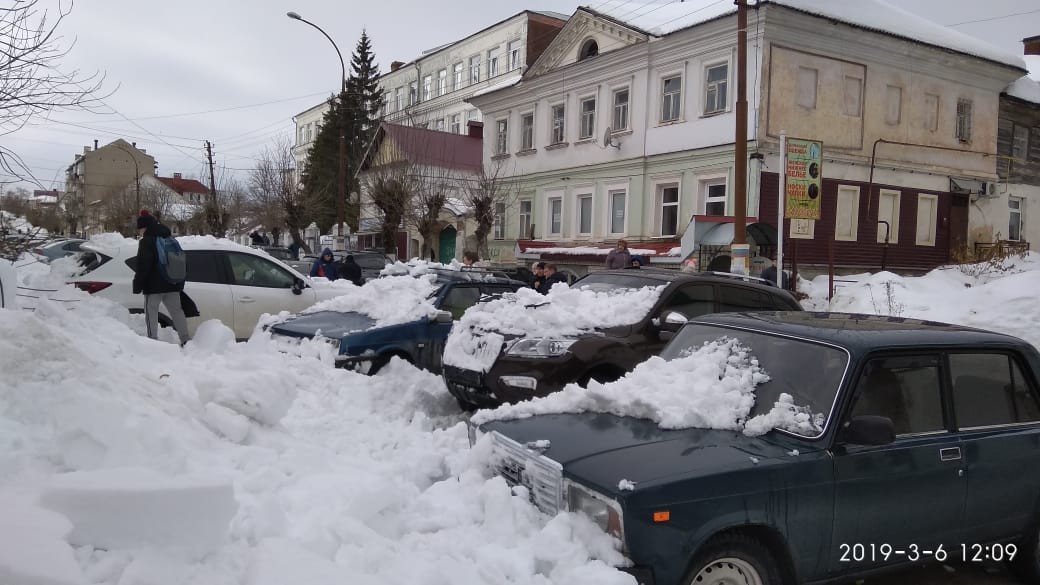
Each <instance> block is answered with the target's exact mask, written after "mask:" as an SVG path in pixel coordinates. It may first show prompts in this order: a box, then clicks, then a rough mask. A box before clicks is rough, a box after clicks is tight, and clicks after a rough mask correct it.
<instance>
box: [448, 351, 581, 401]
mask: <svg viewBox="0 0 1040 585" xmlns="http://www.w3.org/2000/svg"><path fill="white" fill-rule="evenodd" d="M532 361H533V360H512V359H509V358H504V357H500V358H499V359H498V361H496V362H495V364H494V365H493V366H491V369H490V370H489V371H487V372H486V373H481V372H476V371H473V370H465V369H462V368H456V367H453V366H444V370H443V373H444V382H445V384H446V385H447V387H448V391H449V392H451V394H452V395H453V396H455V398H456V399H458V400H461V401H463V402H467V403H469V404H472V405H474V406H477V407H479V408H494V407H497V406H500V405H502V404H505V403H510V404H512V403H516V402H522V401H524V400H530V399H531V398H538V397H542V396H547V395H549V394H552V393H553V392H558V391H560V390H562V389H563V387H564V386H566V385H567V383H568V382H572V381H573V380H574V378H575V376H576V375H577V373H575V372H572V371H571V370H573V369H575V366H574V365H573V364H572V363H571V360H570V359H569V358H567V357H563V358H545V359H539V360H538V362H537V363H532Z"/></svg>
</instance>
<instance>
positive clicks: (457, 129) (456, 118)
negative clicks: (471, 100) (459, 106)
mask: <svg viewBox="0 0 1040 585" xmlns="http://www.w3.org/2000/svg"><path fill="white" fill-rule="evenodd" d="M451 132H452V134H462V114H457V113H456V114H452V115H451Z"/></svg>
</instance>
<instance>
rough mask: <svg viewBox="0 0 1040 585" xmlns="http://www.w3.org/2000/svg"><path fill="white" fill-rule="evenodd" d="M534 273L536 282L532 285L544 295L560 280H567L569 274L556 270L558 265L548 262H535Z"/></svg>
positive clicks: (532, 269) (532, 268)
mask: <svg viewBox="0 0 1040 585" xmlns="http://www.w3.org/2000/svg"><path fill="white" fill-rule="evenodd" d="M531 272H533V273H534V282H533V283H532V284H531V287H532V288H534V290H536V291H538V292H540V293H542V294H543V295H547V294H549V290H550V289H552V287H553V285H554V284H556V283H558V282H567V275H565V274H563V273H562V272H558V271H557V270H556V265H555V264H551V263H546V262H535V263H534V265H533V266H532V267H531Z"/></svg>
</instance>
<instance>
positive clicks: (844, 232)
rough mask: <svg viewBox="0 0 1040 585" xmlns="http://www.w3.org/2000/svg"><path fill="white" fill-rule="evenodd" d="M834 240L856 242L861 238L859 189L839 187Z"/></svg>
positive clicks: (845, 186)
mask: <svg viewBox="0 0 1040 585" xmlns="http://www.w3.org/2000/svg"><path fill="white" fill-rule="evenodd" d="M836 214H837V217H836V218H835V222H834V239H835V240H838V241H842V242H855V241H856V239H857V237H858V236H859V187H850V186H848V185H839V186H838V199H837V212H836Z"/></svg>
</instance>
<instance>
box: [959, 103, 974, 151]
mask: <svg viewBox="0 0 1040 585" xmlns="http://www.w3.org/2000/svg"><path fill="white" fill-rule="evenodd" d="M957 140H960V141H961V142H971V101H970V100H957Z"/></svg>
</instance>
